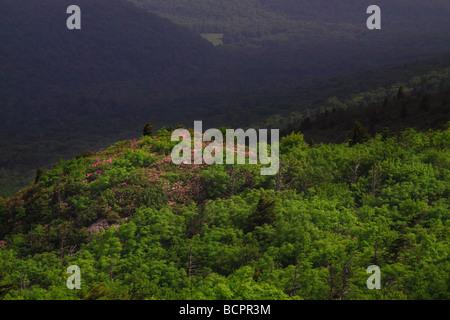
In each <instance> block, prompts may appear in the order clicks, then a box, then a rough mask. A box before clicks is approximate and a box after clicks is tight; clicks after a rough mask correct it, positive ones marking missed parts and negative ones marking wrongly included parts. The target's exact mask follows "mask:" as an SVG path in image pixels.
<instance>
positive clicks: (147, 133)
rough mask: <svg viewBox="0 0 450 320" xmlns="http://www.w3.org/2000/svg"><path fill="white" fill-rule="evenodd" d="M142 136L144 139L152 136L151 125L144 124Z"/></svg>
mask: <svg viewBox="0 0 450 320" xmlns="http://www.w3.org/2000/svg"><path fill="white" fill-rule="evenodd" d="M142 135H143V136H144V137H146V136H150V137H151V136H152V135H153V126H152V124H151V123H146V124H145V126H144V129H143V130H142Z"/></svg>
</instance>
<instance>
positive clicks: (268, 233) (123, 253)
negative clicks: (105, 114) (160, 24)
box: [0, 126, 450, 299]
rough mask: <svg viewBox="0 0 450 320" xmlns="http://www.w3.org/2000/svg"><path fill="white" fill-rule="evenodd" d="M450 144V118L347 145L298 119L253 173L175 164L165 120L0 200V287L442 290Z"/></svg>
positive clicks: (43, 292)
mask: <svg viewBox="0 0 450 320" xmlns="http://www.w3.org/2000/svg"><path fill="white" fill-rule="evenodd" d="M449 143H450V130H449V128H448V126H447V128H446V129H445V130H443V131H428V132H425V133H418V132H415V131H414V130H412V129H411V130H407V131H405V132H404V133H402V134H401V135H400V136H399V137H396V138H395V139H394V138H389V137H386V136H383V135H377V136H376V137H374V138H372V139H370V140H369V141H367V142H364V143H356V144H354V145H353V146H349V144H348V143H344V144H315V145H314V146H310V145H308V144H307V143H306V142H305V141H303V136H302V135H301V134H295V133H293V134H291V135H289V136H287V137H285V138H283V139H282V140H281V142H280V150H281V166H280V171H279V173H278V174H277V175H276V176H260V174H259V168H258V167H259V165H213V166H207V165H181V166H178V167H177V166H175V165H174V164H172V163H171V159H170V156H169V154H170V151H171V149H172V147H173V146H174V144H175V143H174V142H170V137H169V131H167V130H160V131H158V135H157V136H155V137H149V136H146V137H142V138H141V139H139V140H134V141H123V142H119V143H116V144H115V145H113V146H111V147H110V148H108V149H106V150H103V151H99V152H96V153H94V154H90V153H84V154H81V155H79V156H78V157H77V158H75V159H73V160H70V161H62V160H61V161H60V162H58V163H57V164H56V165H55V167H54V169H51V170H46V171H45V172H40V173H39V179H37V181H36V182H37V183H35V184H32V185H30V186H29V187H27V188H25V189H23V190H21V191H20V192H19V193H17V194H16V195H15V196H13V197H11V198H7V199H1V200H0V239H1V240H2V241H1V242H0V244H1V245H0V297H1V298H4V299H43V298H44V299H449V298H450V296H449V292H450V291H449V286H450V278H449V270H450V263H449V259H448V254H449V252H450V250H449V249H450V243H449V220H448V218H449V196H450V185H449V181H450V163H449V159H450V150H449ZM373 264H376V265H378V266H380V268H381V272H382V288H381V290H368V289H367V287H366V280H367V278H368V276H369V275H368V274H367V273H366V269H367V267H368V266H370V265H373ZM69 265H78V266H79V267H80V268H81V276H82V288H81V290H73V291H71V290H68V289H67V288H66V286H65V285H66V279H67V278H68V276H69V275H67V274H66V273H65V271H66V268H67V267H68V266H69ZM294 275H295V276H294Z"/></svg>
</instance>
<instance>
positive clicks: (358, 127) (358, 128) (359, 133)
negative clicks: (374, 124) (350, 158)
mask: <svg viewBox="0 0 450 320" xmlns="http://www.w3.org/2000/svg"><path fill="white" fill-rule="evenodd" d="M369 139H370V135H369V133H367V130H366V128H364V127H363V126H362V124H361V123H359V122H358V121H355V126H354V127H353V137H352V139H351V142H350V145H352V146H353V145H355V144H357V143H364V142H366V141H367V140H369Z"/></svg>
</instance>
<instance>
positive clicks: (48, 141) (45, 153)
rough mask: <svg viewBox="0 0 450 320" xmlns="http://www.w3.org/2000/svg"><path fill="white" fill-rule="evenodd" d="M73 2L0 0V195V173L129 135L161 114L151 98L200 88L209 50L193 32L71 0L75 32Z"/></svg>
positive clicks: (100, 2) (129, 8)
mask: <svg viewBox="0 0 450 320" xmlns="http://www.w3.org/2000/svg"><path fill="white" fill-rule="evenodd" d="M71 4H73V2H72V1H66V0H42V1H13V0H0V8H1V9H0V30H1V32H0V61H1V63H0V137H1V138H0V150H1V153H2V157H1V159H0V168H1V169H0V180H1V181H2V182H3V183H2V187H0V193H2V192H1V189H2V188H6V189H9V188H10V182H7V183H6V182H5V180H4V179H5V177H6V179H7V180H10V179H13V180H14V179H17V178H18V177H20V176H22V177H23V176H28V175H29V174H30V170H32V171H34V170H35V168H36V167H37V166H39V165H45V164H48V163H50V162H52V161H55V160H56V159H57V158H58V157H60V156H74V155H75V154H76V153H77V152H80V150H78V148H80V149H81V148H83V149H84V148H91V147H92V146H94V145H95V146H97V147H100V146H102V145H103V144H105V143H109V142H111V141H114V140H116V139H124V138H125V137H129V136H130V133H129V132H130V131H129V130H130V129H131V130H133V128H132V126H133V125H132V124H131V122H132V120H133V119H140V120H139V123H140V122H142V121H145V120H143V119H142V117H145V115H144V114H146V115H148V114H162V112H160V111H156V107H155V105H156V103H155V104H153V103H149V102H148V101H155V100H156V99H157V97H159V95H160V92H161V91H166V92H167V91H170V92H174V91H175V92H176V91H177V90H183V88H184V90H186V88H187V87H192V86H194V87H198V86H202V82H207V81H206V80H205V70H209V68H210V64H211V62H212V57H213V50H214V48H213V46H212V45H210V44H209V43H208V42H207V41H205V40H203V39H202V38H201V37H200V36H199V35H197V34H195V33H194V32H192V31H190V30H187V29H185V28H183V27H180V26H177V25H175V24H173V23H171V22H170V21H168V20H167V19H163V18H160V17H158V16H156V15H154V14H152V13H149V12H146V11H144V10H141V9H138V8H137V7H136V6H134V5H133V4H131V3H129V2H127V1H121V0H96V1H90V0H80V1H77V5H79V6H80V8H81V10H82V12H81V18H82V29H81V30H68V29H67V27H66V20H67V18H68V17H69V15H68V14H66V10H67V8H68V6H69V5H71ZM143 92H145V97H143ZM150 94H152V95H153V99H149V98H148V97H149V95H150ZM137 99H139V101H140V105H138V103H136V100H137ZM142 101H145V102H146V104H145V106H143V103H142ZM125 124H128V128H126V129H123V127H124V126H125ZM139 125H140V124H139ZM119 126H120V127H121V129H120V130H119V129H118V128H119ZM69 144H72V146H69ZM74 146H75V147H74ZM55 157H56V159H55Z"/></svg>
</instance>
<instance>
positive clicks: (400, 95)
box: [397, 87, 405, 100]
mask: <svg viewBox="0 0 450 320" xmlns="http://www.w3.org/2000/svg"><path fill="white" fill-rule="evenodd" d="M404 98H405V93H404V92H403V87H400V88H398V92H397V100H401V99H404Z"/></svg>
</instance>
